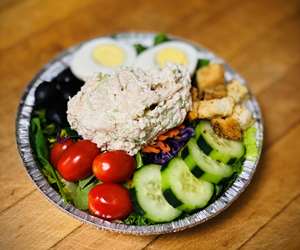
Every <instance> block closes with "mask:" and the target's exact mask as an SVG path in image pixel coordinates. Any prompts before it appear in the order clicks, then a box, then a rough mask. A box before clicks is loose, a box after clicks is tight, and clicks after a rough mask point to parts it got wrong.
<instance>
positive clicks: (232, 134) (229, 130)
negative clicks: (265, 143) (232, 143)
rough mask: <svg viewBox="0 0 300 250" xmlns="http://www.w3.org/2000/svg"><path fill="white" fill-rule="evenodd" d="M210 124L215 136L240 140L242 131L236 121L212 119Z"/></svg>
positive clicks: (230, 118)
mask: <svg viewBox="0 0 300 250" xmlns="http://www.w3.org/2000/svg"><path fill="white" fill-rule="evenodd" d="M210 122H211V125H212V127H213V129H214V131H215V132H216V134H217V135H219V136H221V137H224V138H226V139H230V140H240V139H241V138H242V130H241V127H240V124H239V122H238V121H237V120H236V119H234V118H232V117H227V118H213V119H212V120H211V121H210Z"/></svg>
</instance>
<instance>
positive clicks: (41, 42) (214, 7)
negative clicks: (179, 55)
mask: <svg viewBox="0 0 300 250" xmlns="http://www.w3.org/2000/svg"><path fill="white" fill-rule="evenodd" d="M131 30H136V31H164V32H169V33H172V34H174V35H178V36H183V37H185V38H188V39H192V40H194V41H196V42H200V43H201V44H203V45H204V46H206V47H208V48H209V49H211V50H213V51H215V52H216V53H217V54H219V55H220V56H222V57H224V58H225V59H226V60H227V61H228V62H229V63H230V64H231V65H232V66H233V67H234V68H235V69H237V70H238V71H239V72H240V73H241V74H242V75H243V76H244V77H245V78H246V79H247V80H248V81H249V84H250V88H251V90H252V92H253V93H254V94H255V95H256V96H257V98H258V101H259V103H260V105H261V108H262V111H263V116H264V122H265V143H264V150H263V156H262V159H261V161H260V164H259V167H258V170H257V173H256V174H255V176H254V180H253V182H252V183H251V185H250V186H249V187H248V189H247V191H246V192H245V193H244V194H243V195H242V196H241V197H240V199H238V200H237V201H236V202H235V203H234V204H233V205H232V206H231V207H230V208H229V209H228V210H227V211H225V212H223V213H222V214H221V215H219V216H217V217H216V218H215V219H212V220H211V221H209V222H207V223H205V224H202V225H200V226H198V227H195V228H192V229H190V230H186V231H184V232H180V233H175V234H172V235H161V236H148V237H138V236H128V235H120V234H116V233H110V232H106V231H100V230H96V229H95V228H93V227H91V226H88V225H84V224H82V223H81V222H79V221H77V220H75V219H73V218H71V217H70V216H68V215H66V214H64V213H63V212H62V211H59V210H58V209H57V208H55V207H54V206H53V205H51V204H50V203H49V202H48V201H47V200H46V199H45V198H44V196H43V195H42V194H40V192H39V191H37V189H36V188H35V186H34V185H33V184H32V183H31V181H30V180H29V178H28V176H27V175H26V173H25V170H24V168H23V167H22V162H21V160H20V157H19V156H18V153H17V151H16V144H15V125H14V120H15V115H16V108H17V105H18V102H19V98H20V96H21V94H22V91H23V89H24V88H25V86H26V84H27V82H28V81H29V80H30V79H31V78H32V77H33V76H34V74H35V73H36V72H37V70H39V69H40V68H41V67H42V66H43V65H44V64H45V63H47V62H48V61H49V60H50V59H51V58H52V57H53V56H54V55H55V54H57V53H59V52H60V51H62V50H63V49H65V48H67V47H69V46H71V45H73V44H75V43H78V42H80V41H82V40H85V39H89V38H92V37H94V36H101V35H104V34H108V33H112V32H118V31H131ZM299 52H300V1H299V0H289V1H283V0H282V1H280V0H274V1H271V0H270V1H261V0H255V1H237V0H217V1H210V0H202V1H199V0H193V1H182V0H169V1H159V0H152V1H141V0H140V1H129V0H128V1H124V0H123V1H117V0H110V1H105V0H101V1H96V0H84V1H82V0H64V1H54V0H53V1H50V0H49V1H45V0H44V1H42V0H23V1H21V0H1V1H0V58H1V59H0V84H1V88H0V117H1V119H0V155H1V158H0V159H1V171H0V187H1V192H0V201H1V202H0V249H49V248H51V249H130V250H134V249H138V250H140V249H170V250H175V249H240V248H242V249H300V188H299V184H300V155H299V154H300V75H299V74H300V57H299Z"/></svg>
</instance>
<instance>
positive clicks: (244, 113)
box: [232, 105, 254, 130]
mask: <svg viewBox="0 0 300 250" xmlns="http://www.w3.org/2000/svg"><path fill="white" fill-rule="evenodd" d="M232 118H234V119H236V120H237V121H238V122H239V124H240V127H241V128H242V129H243V130H245V129H247V128H249V127H251V125H252V124H253V122H254V119H253V116H252V113H251V112H250V111H249V110H248V109H247V108H246V107H245V106H242V105H236V106H235V107H234V109H233V114H232Z"/></svg>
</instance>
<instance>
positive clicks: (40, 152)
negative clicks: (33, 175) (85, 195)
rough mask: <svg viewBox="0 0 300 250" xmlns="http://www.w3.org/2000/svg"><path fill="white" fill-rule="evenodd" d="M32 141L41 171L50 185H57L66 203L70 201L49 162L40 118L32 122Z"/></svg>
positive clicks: (46, 143)
mask: <svg viewBox="0 0 300 250" xmlns="http://www.w3.org/2000/svg"><path fill="white" fill-rule="evenodd" d="M31 141H32V143H33V147H34V151H35V153H36V156H37V159H38V161H39V162H40V167H41V171H42V172H43V174H44V175H45V177H46V178H47V179H48V181H49V183H50V184H55V185H56V186H57V188H58V191H59V193H60V194H61V196H62V198H63V199H64V200H65V201H68V195H67V194H66V193H65V191H64V185H63V183H62V182H61V180H60V179H59V177H58V175H57V172H56V170H55V169H54V167H53V166H52V165H51V164H50V163H49V161H48V159H49V150H48V142H47V139H46V138H45V136H44V134H43V130H42V127H41V120H40V118H39V117H35V118H33V119H32V120H31Z"/></svg>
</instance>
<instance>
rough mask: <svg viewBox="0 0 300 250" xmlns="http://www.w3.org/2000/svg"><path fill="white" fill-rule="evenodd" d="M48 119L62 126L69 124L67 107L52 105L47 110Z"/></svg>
mask: <svg viewBox="0 0 300 250" xmlns="http://www.w3.org/2000/svg"><path fill="white" fill-rule="evenodd" d="M46 119H47V120H48V121H49V122H54V123H55V124H56V125H59V126H61V127H65V126H68V121H67V113H66V110H65V107H58V106H56V107H50V108H48V109H47V110H46Z"/></svg>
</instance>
